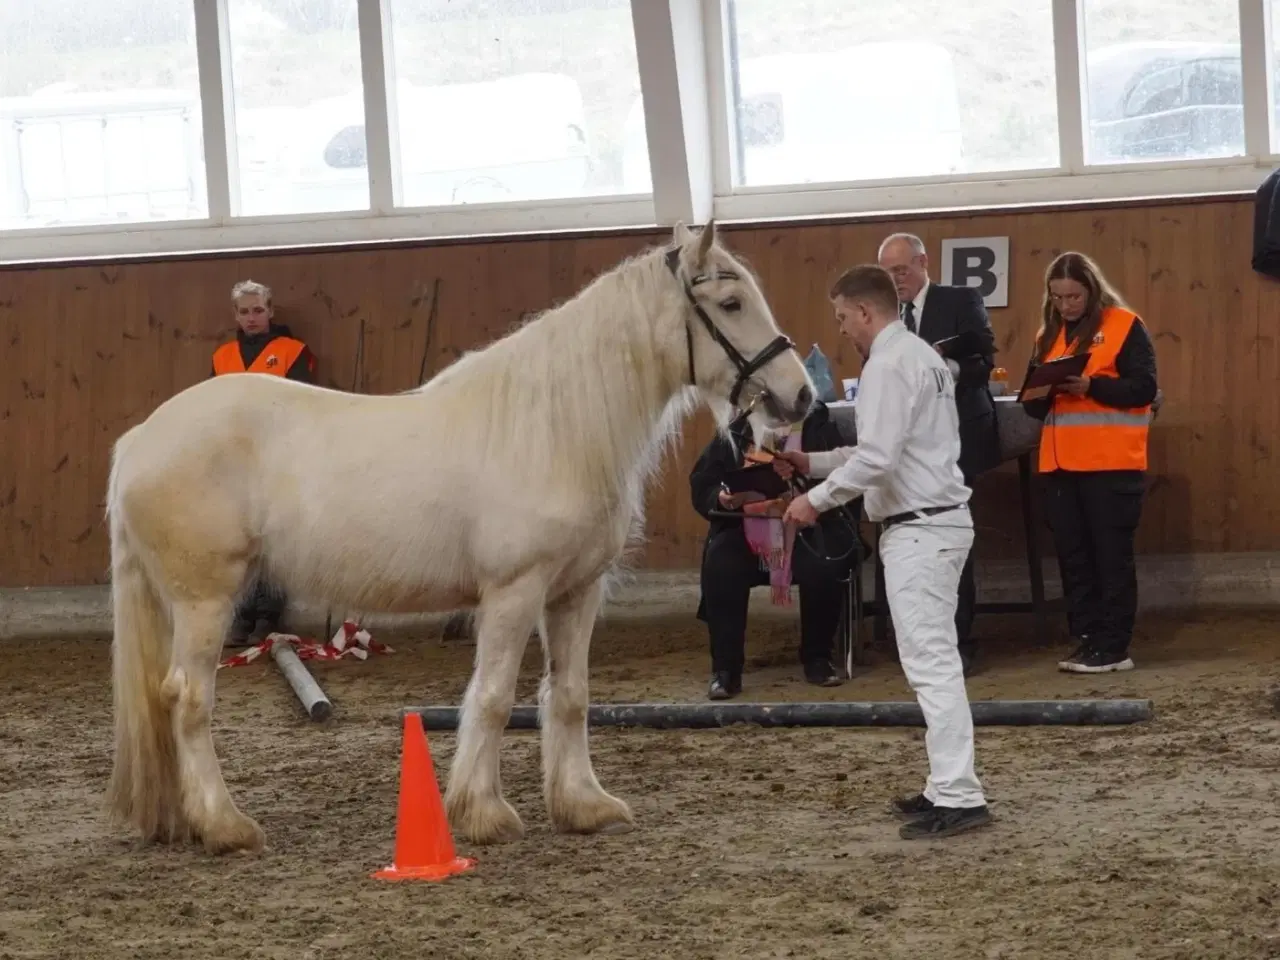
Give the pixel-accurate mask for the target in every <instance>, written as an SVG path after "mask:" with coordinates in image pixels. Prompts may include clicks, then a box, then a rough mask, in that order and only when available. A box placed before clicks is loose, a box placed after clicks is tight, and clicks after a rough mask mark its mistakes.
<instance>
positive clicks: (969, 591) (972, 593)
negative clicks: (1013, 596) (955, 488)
mask: <svg viewBox="0 0 1280 960" xmlns="http://www.w3.org/2000/svg"><path fill="white" fill-rule="evenodd" d="M973 480H974V478H973V477H972V476H970V475H968V474H965V477H964V485H965V486H966V487H968V488H969V489H970V490H972V489H973ZM973 554H974V551H973V550H972V549H971V550H970V551H969V553H968V555H967V556H966V557H965V561H964V567H962V568H961V570H960V587H959V589H958V590H957V591H956V640H957V644H956V645H957V646H958V647H959V648H960V650H961V652H968V653H972V652H973V648H974V643H973V640H972V639H971V638H970V636H969V634H970V633H971V632H972V631H973V615H974V607H975V606H976V605H977V602H978V585H977V583H975V582H974V579H973Z"/></svg>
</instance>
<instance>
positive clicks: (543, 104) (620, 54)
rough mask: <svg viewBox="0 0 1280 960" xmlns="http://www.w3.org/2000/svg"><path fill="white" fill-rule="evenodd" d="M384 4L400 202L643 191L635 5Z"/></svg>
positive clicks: (538, 0) (481, 0) (543, 0)
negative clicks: (389, 35) (633, 20)
mask: <svg viewBox="0 0 1280 960" xmlns="http://www.w3.org/2000/svg"><path fill="white" fill-rule="evenodd" d="M388 2H389V3H390V10H391V24H392V29H391V33H392V38H391V40H390V42H389V44H388V45H389V46H390V47H392V49H393V50H394V58H395V59H394V63H395V71H396V78H395V80H396V101H397V103H396V112H397V115H398V119H399V143H400V158H399V159H400V182H401V189H402V192H403V197H402V198H401V199H400V202H401V203H403V204H405V205H408V206H444V205H451V204H463V203H495V202H504V201H535V200H553V199H562V198H572V197H590V196H604V195H609V194H618V193H630V192H646V191H647V190H648V187H647V186H646V182H647V180H648V170H647V166H648V160H647V158H648V150H647V146H646V145H645V139H644V125H643V111H642V108H641V104H640V72H639V68H638V67H637V65H636V47H635V33H634V30H633V29H632V24H631V7H630V4H629V2H628V0H388ZM637 121H638V122H637ZM637 133H638V134H639V136H638V139H637V136H636V134H637ZM636 151H641V153H640V158H641V160H642V161H643V162H642V163H641V164H637V163H636V158H635V156H634V155H635V153H636ZM638 167H643V168H644V169H643V170H642V172H643V177H641V176H640V174H639V172H638V170H637V168H638Z"/></svg>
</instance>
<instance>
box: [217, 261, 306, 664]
mask: <svg viewBox="0 0 1280 960" xmlns="http://www.w3.org/2000/svg"><path fill="white" fill-rule="evenodd" d="M231 303H232V307H233V309H234V311H235V318H236V323H237V325H238V326H239V329H238V330H237V331H236V338H235V339H234V340H229V341H228V342H226V343H224V344H223V345H222V346H220V347H218V349H217V350H215V351H214V352H213V370H212V372H211V374H210V376H214V377H220V376H224V375H226V374H229V373H265V374H268V375H270V376H277V377H286V378H287V379H289V380H301V381H302V382H303V383H314V382H315V367H316V359H315V355H314V354H313V353H312V352H311V350H310V349H309V348H308V347H307V345H306V344H305V343H303V342H302V341H301V340H298V339H297V338H296V337H294V336H293V333H292V331H290V329H289V328H288V327H287V326H285V325H284V324H280V323H276V322H275V309H274V308H273V306H272V304H271V289H270V288H269V287H267V286H265V285H263V284H261V283H255V282H254V281H252V280H245V281H243V282H241V283H237V284H236V285H235V286H234V287H232V288H231ZM286 599H287V598H286V597H285V595H284V592H283V591H282V590H279V589H277V588H276V587H273V586H272V585H271V584H269V583H268V582H267V581H266V580H264V579H263V578H261V577H259V578H258V579H257V580H255V582H254V583H253V584H251V585H250V587H249V590H248V591H247V593H246V594H245V598H244V599H243V600H242V601H241V602H240V606H239V607H238V608H237V609H236V614H235V619H234V620H233V621H232V624H231V636H230V637H229V638H228V640H227V642H228V644H229V645H230V646H233V647H234V646H244V645H246V644H249V643H256V642H260V641H261V640H263V639H264V638H265V637H266V636H267V635H268V634H270V633H273V632H274V631H276V630H279V629H280V617H281V615H282V614H283V613H284V608H285V603H286Z"/></svg>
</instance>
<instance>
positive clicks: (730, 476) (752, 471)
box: [724, 463, 789, 500]
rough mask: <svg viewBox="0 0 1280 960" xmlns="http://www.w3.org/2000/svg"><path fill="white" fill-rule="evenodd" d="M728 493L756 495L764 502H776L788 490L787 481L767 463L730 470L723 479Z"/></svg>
mask: <svg viewBox="0 0 1280 960" xmlns="http://www.w3.org/2000/svg"><path fill="white" fill-rule="evenodd" d="M724 485H725V486H726V487H728V488H729V492H730V493H758V494H760V495H761V496H762V497H764V498H765V499H766V500H776V499H777V498H778V497H780V496H782V495H783V494H784V493H786V492H787V490H788V489H789V487H788V485H787V481H785V480H783V479H782V478H781V477H780V476H778V472H777V471H776V470H774V469H773V467H772V466H771V465H769V464H767V463H758V464H753V465H752V466H749V467H741V468H740V469H737V470H731V471H729V472H728V473H727V474H725V477H724Z"/></svg>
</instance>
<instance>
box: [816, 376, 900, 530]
mask: <svg viewBox="0 0 1280 960" xmlns="http://www.w3.org/2000/svg"><path fill="white" fill-rule="evenodd" d="M919 393H920V392H919V391H918V390H917V389H916V388H915V384H914V382H913V378H912V376H911V371H909V370H904V369H902V367H901V366H900V365H898V364H889V365H887V366H881V365H879V364H875V365H872V364H868V368H866V369H864V370H863V372H862V379H861V380H860V381H859V383H858V408H859V409H858V445H857V446H856V447H854V448H853V452H852V455H850V456H848V457H847V459H845V460H844V462H843V463H840V464H838V465H834V466H831V468H830V469H829V471H828V472H827V478H826V479H825V480H823V482H822V483H820V484H818V485H817V486H816V487H814V488H813V489H812V490H810V491H809V503H811V504H812V505H813V507H814V509H815V510H817V511H818V512H819V513H825V512H826V511H828V510H833V509H835V508H836V507H838V506H840V505H841V504H844V503H848V502H849V501H850V500H856V499H857V498H858V497H860V496H862V495H863V494H865V493H866V492H867V490H869V489H871V488H873V487H878V486H880V485H881V484H883V483H884V482H885V480H886V479H887V478H888V476H889V473H890V471H891V470H892V469H893V466H894V465H895V464H896V463H897V462H898V456H899V454H900V453H901V451H902V446H903V444H904V443H905V442H906V437H907V429H908V427H909V426H910V424H911V422H912V419H913V417H914V416H915V409H916V402H917V399H918V397H919ZM848 449H849V448H848V447H844V448H842V449H841V450H839V451H831V453H829V454H817V453H811V454H809V467H810V473H811V474H814V475H817V473H816V471H817V468H819V467H826V466H828V465H829V464H830V463H831V461H832V460H834V459H836V455H837V454H839V455H843V454H844V453H845V451H847V450H848Z"/></svg>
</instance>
